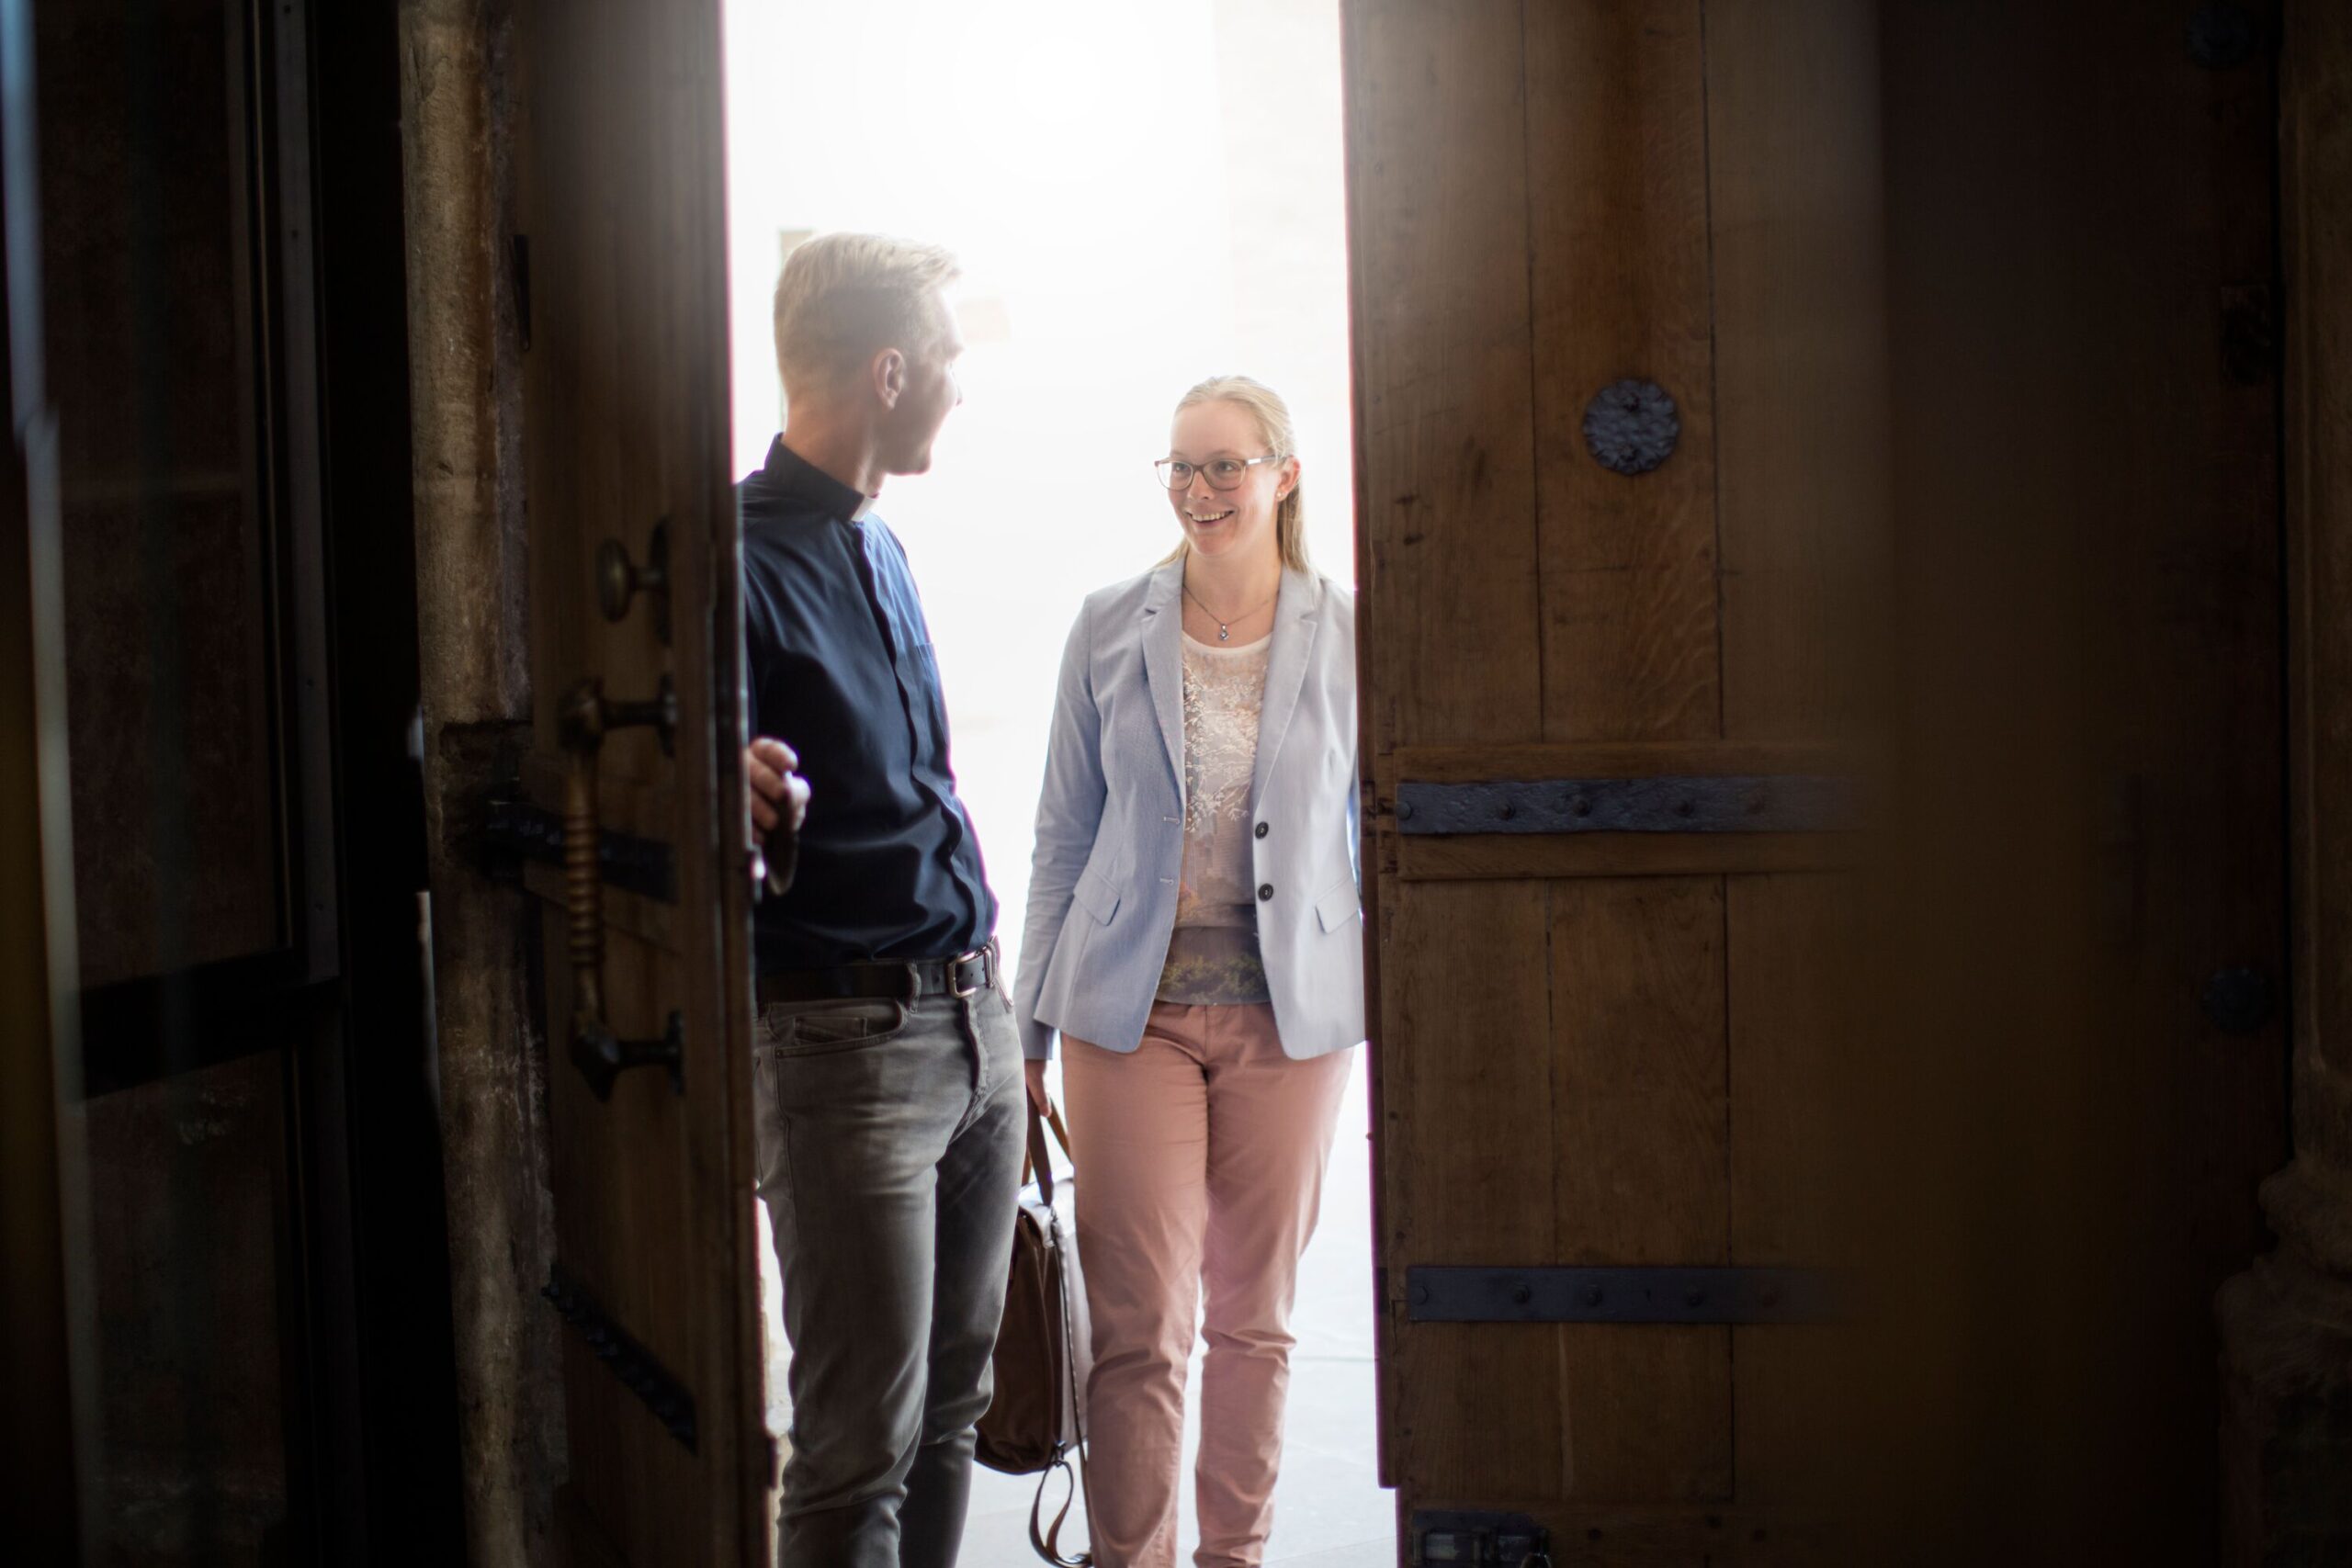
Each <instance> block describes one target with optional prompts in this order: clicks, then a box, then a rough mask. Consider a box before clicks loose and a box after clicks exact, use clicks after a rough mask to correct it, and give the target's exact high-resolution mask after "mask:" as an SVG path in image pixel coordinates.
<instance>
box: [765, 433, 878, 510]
mask: <svg viewBox="0 0 2352 1568" xmlns="http://www.w3.org/2000/svg"><path fill="white" fill-rule="evenodd" d="M765 468H766V472H767V476H768V479H770V481H772V482H773V483H774V484H775V487H776V489H777V490H778V491H782V492H783V493H784V494H786V495H790V496H797V497H798V498H799V499H800V500H802V501H805V502H809V504H810V505H811V506H814V507H816V508H817V509H818V510H819V511H820V512H822V513H825V514H826V515H827V516H829V517H834V518H838V519H839V520H841V521H842V522H843V523H863V522H865V519H866V517H867V515H868V514H869V513H872V512H873V510H874V498H873V497H872V496H870V495H861V494H859V493H858V492H857V491H855V490H853V489H852V488H851V487H849V486H848V485H845V484H843V483H842V481H841V480H839V479H835V478H833V476H832V475H831V474H829V473H827V472H825V470H824V469H822V468H819V467H817V465H816V464H814V463H812V462H810V461H809V459H808V458H806V457H802V456H801V455H800V454H799V453H797V452H795V451H794V450H793V449H792V448H791V447H789V446H786V445H785V444H784V437H783V436H782V435H778V436H777V437H776V438H775V440H774V441H773V442H771V443H770V444H769V446H768V460H767V463H766V465H765Z"/></svg>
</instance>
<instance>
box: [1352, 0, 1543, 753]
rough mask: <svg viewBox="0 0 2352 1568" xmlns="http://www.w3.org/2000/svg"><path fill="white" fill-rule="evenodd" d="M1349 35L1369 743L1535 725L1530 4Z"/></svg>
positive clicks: (1385, 2)
mask: <svg viewBox="0 0 2352 1568" xmlns="http://www.w3.org/2000/svg"><path fill="white" fill-rule="evenodd" d="M1344 28H1345V47H1346V50H1347V63H1348V70H1349V79H1348V83H1347V104H1348V116H1347V136H1348V180H1349V220H1350V224H1351V233H1352V235H1353V240H1352V248H1353V273H1354V283H1355V301H1354V310H1355V328H1356V339H1355V351H1356V358H1357V375H1358V387H1359V394H1360V395H1359V400H1358V404H1357V415H1356V419H1357V448H1358V457H1357V460H1358V463H1359V465H1360V471H1361V473H1362V475H1363V481H1364V482H1363V485H1361V486H1360V487H1359V491H1358V496H1357V527H1358V528H1359V529H1361V530H1362V531H1363V535H1364V546H1363V559H1364V560H1365V561H1366V562H1367V563H1368V564H1369V565H1370V568H1371V572H1370V575H1369V577H1368V578H1367V579H1365V580H1364V581H1362V582H1360V583H1359V584H1358V587H1359V590H1360V591H1361V592H1363V593H1365V594H1366V595H1367V596H1371V597H1376V598H1377V600H1378V604H1379V615H1380V624H1381V626H1382V628H1383V629H1382V633H1381V635H1380V637H1379V638H1378V640H1377V641H1374V642H1371V643H1369V644H1367V647H1368V649H1369V663H1370V668H1371V671H1372V674H1373V678H1374V689H1375V690H1376V691H1377V692H1378V693H1379V694H1381V697H1380V701H1379V702H1378V703H1377V704H1376V705H1375V706H1374V724H1373V727H1372V728H1370V729H1369V730H1368V731H1367V732H1366V735H1365V744H1366V747H1367V749H1368V750H1371V751H1372V752H1373V753H1374V755H1375V756H1377V755H1378V754H1379V753H1381V752H1384V751H1385V750H1388V749H1389V748H1390V747H1392V746H1395V745H1397V744H1399V743H1402V742H1408V741H1429V740H1532V739H1538V738H1540V737H1541V735H1542V733H1543V688H1542V675H1543V671H1542V670H1541V668H1540V667H1539V666H1538V665H1536V664H1535V663H1534V662H1532V660H1529V659H1528V658H1527V650H1528V649H1532V648H1533V647H1535V646H1536V641H1537V637H1538V635H1539V634H1538V631H1537V613H1538V612H1537V601H1536V581H1537V575H1536V562H1537V548H1536V533H1535V479H1534V462H1535V458H1534V431H1533V426H1532V420H1531V414H1530V401H1529V396H1528V387H1529V379H1530V376H1531V374H1532V367H1531V364H1530V358H1529V344H1528V320H1529V317H1528V272H1527V186H1526V163H1525V157H1526V134H1527V128H1526V124H1525V118H1524V112H1523V110H1524V104H1523V98H1522V93H1521V74H1520V7H1519V6H1518V4H1517V3H1516V0H1465V3H1462V4H1456V5H1450V6H1444V7H1442V8H1437V7H1431V6H1425V5H1422V4H1420V3H1419V0H1359V3H1357V4H1352V5H1351V6H1349V7H1348V8H1347V10H1346V12H1345V17H1344ZM1432 127H1442V133H1439V134H1432Z"/></svg>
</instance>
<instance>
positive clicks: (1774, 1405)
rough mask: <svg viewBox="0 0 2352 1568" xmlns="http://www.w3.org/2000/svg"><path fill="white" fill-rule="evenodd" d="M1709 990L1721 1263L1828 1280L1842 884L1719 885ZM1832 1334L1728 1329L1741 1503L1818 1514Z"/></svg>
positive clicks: (1836, 1393)
mask: <svg viewBox="0 0 2352 1568" xmlns="http://www.w3.org/2000/svg"><path fill="white" fill-rule="evenodd" d="M1728 897H1729V910H1728V931H1727V942H1726V947H1727V953H1726V964H1725V980H1726V984H1725V990H1726V993H1727V995H1728V997H1729V998H1730V1004H1731V1006H1730V1018H1731V1063H1730V1066H1731V1083H1730V1099H1731V1112H1730V1120H1731V1127H1732V1158H1731V1258H1732V1260H1733V1261H1734V1262H1735V1263H1737V1264H1740V1265H1743V1266H1747V1267H1766V1268H1770V1267H1792V1268H1801V1269H1831V1270H1836V1271H1841V1272H1842V1271H1844V1270H1846V1269H1848V1267H1849V1265H1850V1264H1851V1263H1852V1261H1853V1258H1854V1252H1853V1245H1852V1241H1853V1238H1852V1235H1851V1233H1850V1229H1848V1230H1841V1229H1840V1217H1841V1216H1842V1215H1844V1214H1846V1213H1848V1212H1849V1210H1850V1208H1851V1207H1852V1205H1851V1204H1850V1203H1849V1201H1848V1200H1847V1198H1846V1196H1845V1194H1846V1193H1847V1191H1849V1190H1850V1184H1852V1183H1856V1182H1866V1181H1868V1180H1869V1179H1871V1172H1870V1171H1869V1170H1868V1169H1867V1168H1865V1166H1864V1164H1863V1162H1860V1161H1859V1160H1857V1159H1855V1158H1853V1157H1852V1151H1853V1150H1854V1149H1856V1147H1857V1146H1858V1144H1857V1141H1856V1140H1855V1139H1854V1138H1853V1137H1852V1136H1850V1132H1851V1129H1850V1127H1849V1125H1848V1122H1849V1118H1851V1117H1853V1116H1855V1115H1857V1114H1860V1112H1861V1110H1862V1107H1861V1106H1860V1102H1859V1101H1858V1099H1857V1093H1858V1090H1857V1088H1856V1085H1857V1082H1858V1075H1857V1074H1856V1073H1855V1072H1854V1071H1853V1068H1854V1066H1855V1064H1854V1061H1853V1059H1852V1054H1853V1052H1854V1050H1855V1049H1856V1045H1857V1031H1856V1027H1855V1015H1856V1009H1855V1007H1854V1005H1853V1004H1854V986H1853V980H1854V977H1855V976H1857V975H1859V974H1860V973H1862V972H1863V969H1864V965H1863V964H1862V962H1861V960H1860V952H1859V943H1858V942H1856V941H1855V937H1854V919H1855V915H1856V906H1855V897H1856V895H1855V890H1854V887H1853V885H1852V882H1851V880H1850V878H1848V877H1844V876H1826V875H1767V876H1739V877H1733V878H1731V879H1730V887H1729V890H1728ZM1844 1334H1845V1330H1844V1328H1843V1327H1842V1326H1839V1325H1820V1326H1814V1325H1807V1326H1795V1325H1775V1326H1770V1327H1741V1328H1735V1329H1734V1330H1733V1331H1732V1357H1733V1366H1734V1367H1735V1369H1736V1378H1735V1382H1734V1400H1733V1408H1734V1410H1735V1412H1736V1417H1737V1427H1736V1432H1735V1434H1734V1452H1735V1456H1736V1470H1737V1481H1738V1495H1739V1500H1740V1501H1741V1502H1742V1503H1743V1504H1750V1505H1759V1506H1773V1505H1778V1506H1811V1507H1814V1508H1816V1509H1822V1510H1828V1509H1832V1508H1836V1507H1838V1506H1841V1505H1843V1504H1844V1503H1846V1502H1848V1501H1849V1499H1848V1498H1846V1497H1843V1496H1840V1495H1838V1488H1837V1478H1838V1475H1839V1473H1840V1462H1839V1461H1840V1459H1841V1457H1842V1450H1843V1446H1844V1434H1845V1431H1846V1425H1845V1423H1846V1422H1847V1421H1848V1419H1849V1414H1850V1412H1849V1406H1848V1402H1847V1401H1846V1400H1845V1399H1844V1397H1843V1385H1842V1384H1841V1382H1840V1381H1839V1374H1840V1371H1841V1369H1843V1368H1844V1367H1846V1366H1848V1365H1849V1354H1850V1351H1851V1346H1850V1345H1849V1344H1847V1343H1846V1342H1845V1341H1844V1338H1843V1336H1844Z"/></svg>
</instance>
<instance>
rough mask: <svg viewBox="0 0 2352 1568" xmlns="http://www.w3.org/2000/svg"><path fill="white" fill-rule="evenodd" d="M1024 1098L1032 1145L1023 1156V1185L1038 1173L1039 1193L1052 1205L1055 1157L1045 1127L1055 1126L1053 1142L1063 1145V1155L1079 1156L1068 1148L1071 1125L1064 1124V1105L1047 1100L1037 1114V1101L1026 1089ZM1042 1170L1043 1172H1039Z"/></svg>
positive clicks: (1030, 1144) (1074, 1157)
mask: <svg viewBox="0 0 2352 1568" xmlns="http://www.w3.org/2000/svg"><path fill="white" fill-rule="evenodd" d="M1022 1098H1023V1100H1026V1101H1027V1103H1028V1107H1029V1147H1028V1149H1027V1151H1026V1152H1025V1153H1023V1155H1022V1156H1021V1185H1022V1186H1023V1187H1026V1186H1028V1185H1029V1179H1030V1178H1031V1177H1032V1176H1033V1175H1034V1176H1036V1178H1037V1196H1039V1197H1040V1198H1043V1199H1044V1200H1045V1201H1046V1207H1047V1208H1049V1209H1050V1208H1052V1207H1053V1206H1054V1160H1053V1156H1052V1154H1051V1152H1050V1151H1048V1150H1047V1149H1046V1128H1047V1127H1051V1128H1052V1129H1053V1130H1054V1142H1056V1143H1057V1144H1059V1145H1061V1146H1062V1153H1063V1154H1064V1155H1067V1156H1069V1157H1070V1158H1071V1159H1073V1160H1074V1159H1076V1158H1077V1157H1078V1156H1075V1155H1071V1154H1070V1152H1069V1128H1068V1127H1066V1126H1064V1125H1063V1124H1062V1108H1061V1107H1060V1106H1058V1105H1056V1104H1055V1103H1054V1102H1053V1101H1052V1100H1046V1113H1045V1115H1044V1116H1042V1117H1041V1116H1039V1115H1038V1114H1037V1102H1036V1101H1035V1100H1029V1098H1028V1096H1027V1094H1026V1093H1025V1092H1024V1093H1023V1096H1022ZM1039 1172H1043V1174H1042V1175H1039V1174H1038V1173H1039Z"/></svg>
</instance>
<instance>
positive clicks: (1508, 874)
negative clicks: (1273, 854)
mask: <svg viewBox="0 0 2352 1568" xmlns="http://www.w3.org/2000/svg"><path fill="white" fill-rule="evenodd" d="M1395 843H1396V850H1397V856H1396V866H1397V875H1398V876H1399V877H1400V878H1402V879H1404V880H1405V881H1408V882H1432V881H1452V880H1458V879H1462V878H1482V879H1497V878H1499V879H1504V880H1510V879H1515V878H1521V877H1530V876H1542V877H1562V876H1693V875H1703V874H1710V873H1718V874H1739V873H1754V872H1771V871H1822V870H1828V869H1831V868H1834V867H1837V866H1841V865H1850V864H1852V863H1854V862H1855V860H1856V858H1857V857H1858V856H1859V855H1860V853H1861V852H1862V850H1861V847H1860V844H1859V843H1857V842H1856V841H1854V840H1853V837H1852V835H1850V834H1843V833H1568V834H1503V833H1477V834H1470V835H1466V836H1464V837H1461V838H1406V837H1398V838H1397V839H1396V840H1395Z"/></svg>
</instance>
